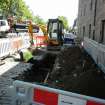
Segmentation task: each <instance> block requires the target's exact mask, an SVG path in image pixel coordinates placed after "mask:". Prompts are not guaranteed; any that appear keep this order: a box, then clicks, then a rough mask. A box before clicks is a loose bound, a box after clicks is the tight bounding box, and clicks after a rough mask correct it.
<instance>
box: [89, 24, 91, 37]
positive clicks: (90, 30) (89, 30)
mask: <svg viewBox="0 0 105 105" xmlns="http://www.w3.org/2000/svg"><path fill="white" fill-rule="evenodd" d="M90 37H91V24H89V38H90Z"/></svg>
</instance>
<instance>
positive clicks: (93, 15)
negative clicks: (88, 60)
mask: <svg viewBox="0 0 105 105" xmlns="http://www.w3.org/2000/svg"><path fill="white" fill-rule="evenodd" d="M77 26H78V37H80V38H82V39H83V41H84V48H85V49H86V50H87V51H88V53H89V54H90V55H91V56H92V57H93V59H94V61H95V62H96V63H97V64H98V65H99V66H100V67H101V68H102V70H103V71H104V72H105V0H79V9H78V22H77Z"/></svg>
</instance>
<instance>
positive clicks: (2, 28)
mask: <svg viewBox="0 0 105 105" xmlns="http://www.w3.org/2000/svg"><path fill="white" fill-rule="evenodd" d="M9 30H10V26H9V25H8V22H7V20H0V36H2V37H5V36H6V33H7V32H8V31H9Z"/></svg>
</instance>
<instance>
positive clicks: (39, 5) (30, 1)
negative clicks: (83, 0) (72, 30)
mask: <svg viewBox="0 0 105 105" xmlns="http://www.w3.org/2000/svg"><path fill="white" fill-rule="evenodd" d="M24 1H25V2H26V5H27V6H29V9H30V10H31V11H32V12H33V14H34V15H35V16H36V15H39V16H40V17H41V18H43V19H44V20H45V21H47V20H48V19H49V18H57V17H58V16H65V17H67V19H68V23H69V26H72V25H73V22H74V19H75V18H76V17H77V16H78V0H24Z"/></svg>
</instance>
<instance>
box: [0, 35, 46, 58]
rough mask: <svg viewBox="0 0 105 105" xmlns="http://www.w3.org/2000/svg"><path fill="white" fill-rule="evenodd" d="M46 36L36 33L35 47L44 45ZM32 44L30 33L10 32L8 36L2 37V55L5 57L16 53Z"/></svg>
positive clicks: (0, 48) (0, 41)
mask: <svg viewBox="0 0 105 105" xmlns="http://www.w3.org/2000/svg"><path fill="white" fill-rule="evenodd" d="M44 41H45V37H44V36H40V35H39V36H36V35H34V47H43V46H45V45H46V44H45V43H44ZM29 46H30V37H29V34H28V33H18V35H16V33H9V37H8V38H2V39H0V57H4V56H6V55H8V54H11V53H14V52H16V51H18V50H19V49H22V48H27V47H29Z"/></svg>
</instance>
